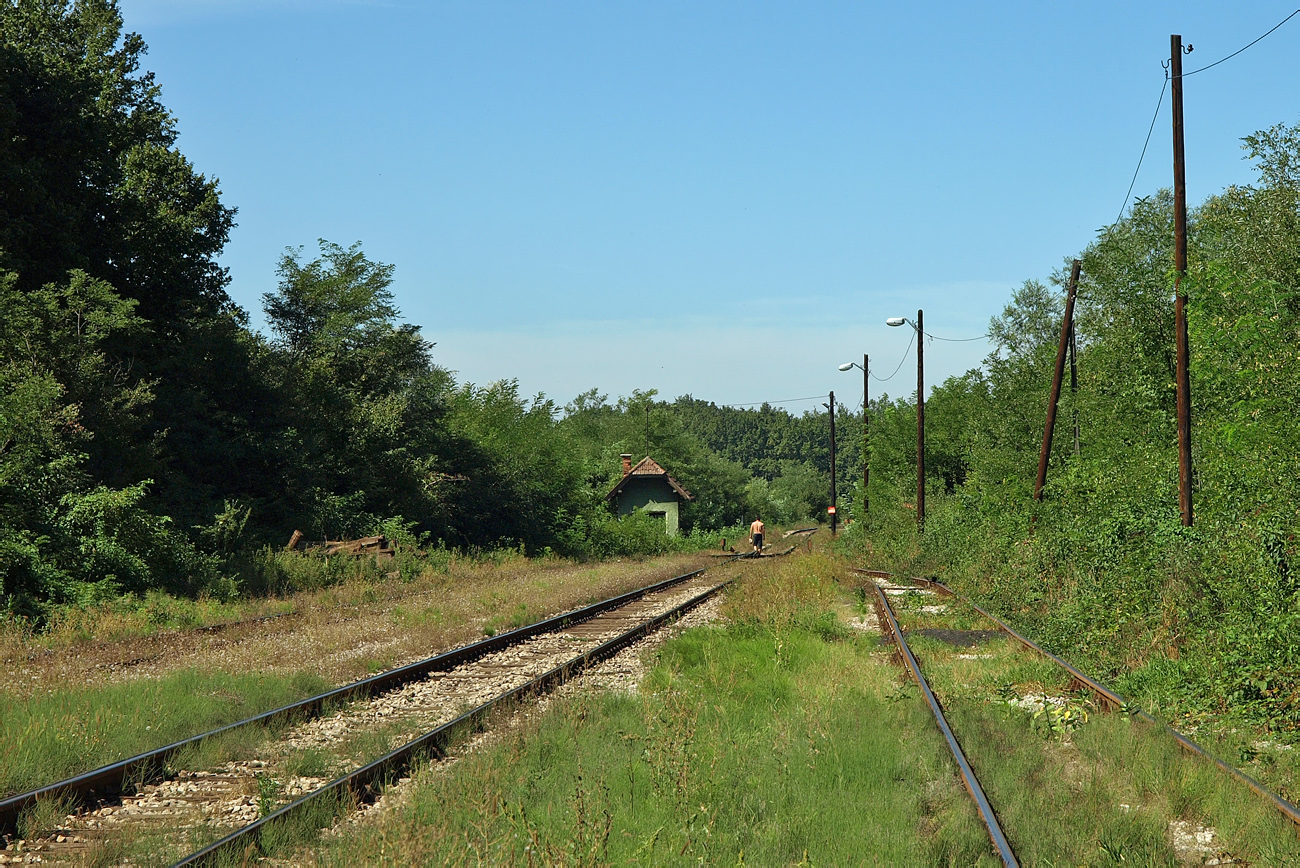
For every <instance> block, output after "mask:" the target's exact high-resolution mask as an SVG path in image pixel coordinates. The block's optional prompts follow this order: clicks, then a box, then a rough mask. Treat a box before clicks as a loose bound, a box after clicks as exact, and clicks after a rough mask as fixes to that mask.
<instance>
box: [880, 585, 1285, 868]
mask: <svg viewBox="0 0 1300 868" xmlns="http://www.w3.org/2000/svg"><path fill="white" fill-rule="evenodd" d="M893 602H895V609H896V612H897V613H898V616H899V620H900V624H901V626H902V627H903V628H904V630H907V631H910V632H911V634H912V635H911V636H910V637H909V644H911V646H912V648H913V650H914V651H915V652H916V654H917V656H918V658H920V660H921V662H922V665H923V667H924V669H925V672H926V676H927V678H928V679H929V680H930V682H931V685H932V686H933V687H934V689H935V692H936V693H937V694H938V695H939V696H940V699H941V701H942V702H943V703H944V708H945V710H946V711H947V715H948V719H949V722H950V724H951V725H952V727H953V730H954V732H955V733H956V735H957V737H958V739H959V740H960V741H961V743H962V745H963V748H964V749H965V751H966V753H967V756H968V757H969V758H970V761H971V764H972V766H973V767H974V768H975V771H976V774H977V775H978V776H979V778H980V781H981V783H982V784H983V786H984V788H985V790H986V792H987V793H988V795H989V799H990V801H991V802H992V804H993V806H994V809H995V810H996V811H997V813H998V817H999V819H1000V821H1001V823H1002V825H1003V829H1004V831H1005V832H1006V834H1007V837H1008V839H1009V840H1010V841H1011V844H1012V846H1013V847H1014V848H1015V850H1016V853H1017V855H1018V856H1019V858H1020V859H1021V861H1022V862H1023V863H1025V864H1068V865H1094V864H1113V863H1114V862H1116V861H1125V862H1134V863H1137V864H1147V865H1165V864H1178V863H1180V862H1184V861H1186V860H1189V859H1190V860H1193V861H1195V863H1196V864H1200V861H1201V859H1203V858H1210V857H1217V856H1224V855H1230V856H1231V857H1232V858H1233V859H1235V860H1237V861H1247V862H1249V863H1251V864H1264V865H1280V864H1293V863H1295V862H1296V861H1297V860H1300V837H1297V835H1296V833H1295V829H1294V827H1293V826H1292V824H1291V823H1290V822H1288V821H1286V820H1284V819H1282V818H1281V816H1280V815H1279V814H1278V813H1277V811H1276V810H1275V809H1274V808H1273V807H1272V806H1271V805H1269V804H1266V803H1265V802H1264V801H1263V800H1262V799H1259V798H1258V797H1256V796H1254V795H1253V794H1252V793H1250V792H1249V791H1248V790H1247V789H1246V788H1245V787H1244V786H1243V785H1241V784H1239V783H1237V782H1236V781H1233V780H1232V779H1230V778H1228V777H1227V776H1226V775H1225V774H1224V773H1223V772H1221V771H1220V770H1219V769H1217V768H1215V767H1213V766H1212V765H1211V764H1210V763H1208V762H1205V761H1202V760H1199V759H1197V758H1194V757H1190V756H1187V755H1185V754H1183V753H1181V752H1180V750H1179V748H1178V747H1177V745H1176V743H1175V742H1174V741H1173V740H1172V739H1171V738H1169V737H1168V735H1167V734H1166V733H1165V732H1164V730H1163V729H1161V728H1159V727H1155V726H1151V725H1149V724H1147V723H1145V722H1143V721H1141V720H1140V719H1137V718H1132V717H1129V716H1128V715H1126V714H1122V713H1104V712H1102V710H1101V709H1099V708H1097V707H1096V705H1095V704H1094V703H1093V702H1092V701H1091V699H1090V696H1089V694H1086V693H1083V692H1077V691H1072V690H1071V689H1070V688H1071V685H1070V683H1069V682H1070V678H1069V676H1068V674H1067V673H1065V672H1064V671H1063V670H1061V669H1060V668H1059V667H1057V666H1055V664H1052V663H1051V662H1050V661H1047V660H1046V659H1044V658H1042V657H1041V656H1040V655H1037V654H1034V653H1032V652H1029V651H1027V650H1026V649H1024V648H1023V647H1022V646H1020V645H1019V644H1018V643H1015V642H1014V641H1013V640H1011V639H1009V638H994V639H989V640H985V641H980V642H978V643H977V644H974V645H973V646H971V647H962V646H959V645H954V644H951V640H953V639H955V638H958V637H957V636H955V635H954V634H953V633H951V632H950V633H947V634H939V633H931V634H923V633H922V632H920V631H923V630H934V631H972V630H991V629H993V628H994V625H993V624H991V623H989V622H987V621H986V620H984V619H983V618H982V617H980V616H978V614H977V613H975V612H974V611H973V610H970V609H969V608H968V607H966V606H965V605H964V604H961V603H959V602H957V601H955V600H949V601H942V602H941V601H939V600H937V599H936V598H934V597H932V596H929V595H924V596H923V595H920V594H916V595H910V596H906V597H895V598H893ZM940 636H942V637H943V638H940ZM962 638H965V637H962ZM972 638H973V637H972ZM945 640H947V641H945ZM1044 697H1046V698H1045V699H1044ZM1015 703H1020V704H1015ZM1024 706H1029V707H1024ZM1210 830H1212V831H1213V832H1214V838H1213V840H1206V838H1208V836H1207V835H1206V832H1208V831H1210ZM1197 832H1200V833H1201V836H1202V841H1201V842H1200V845H1199V846H1198V845H1197V844H1196V842H1195V841H1194V837H1195V834H1196V833H1197Z"/></svg>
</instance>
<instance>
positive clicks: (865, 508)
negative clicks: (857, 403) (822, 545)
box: [862, 353, 871, 521]
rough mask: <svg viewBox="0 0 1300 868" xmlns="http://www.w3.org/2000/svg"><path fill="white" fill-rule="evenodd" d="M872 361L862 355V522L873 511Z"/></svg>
mask: <svg viewBox="0 0 1300 868" xmlns="http://www.w3.org/2000/svg"><path fill="white" fill-rule="evenodd" d="M870 370H871V360H870V359H869V358H867V354H866V353H863V354H862V520H863V521H866V518H867V513H868V512H870V510H871V493H870V485H871V399H870V397H869V396H870V393H871V382H870V380H871V377H870V375H869V374H868V373H867V372H868V371H870Z"/></svg>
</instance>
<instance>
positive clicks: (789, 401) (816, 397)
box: [719, 395, 826, 407]
mask: <svg viewBox="0 0 1300 868" xmlns="http://www.w3.org/2000/svg"><path fill="white" fill-rule="evenodd" d="M825 397H826V396H825V395H813V396H812V397H810V398H782V399H780V400H779V401H750V402H749V403H747V404H721V405H719V406H722V407H761V406H762V405H763V404H795V403H797V402H799V401H820V400H821V399H822V398H825Z"/></svg>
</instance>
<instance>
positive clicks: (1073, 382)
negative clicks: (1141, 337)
mask: <svg viewBox="0 0 1300 868" xmlns="http://www.w3.org/2000/svg"><path fill="white" fill-rule="evenodd" d="M1075 292H1076V293H1077V292H1078V290H1077V289H1076V290H1075ZM1074 335H1075V331H1074V317H1070V394H1071V395H1077V394H1078V393H1079V368H1078V367H1077V366H1076V365H1075V363H1074V353H1075V351H1076V350H1077V349H1078V342H1077V341H1075V339H1074ZM1071 411H1072V413H1073V415H1074V454H1075V455H1076V456H1077V455H1079V453H1080V451H1081V450H1080V448H1079V405H1078V404H1077V403H1076V404H1074V405H1073V406H1072V407H1071Z"/></svg>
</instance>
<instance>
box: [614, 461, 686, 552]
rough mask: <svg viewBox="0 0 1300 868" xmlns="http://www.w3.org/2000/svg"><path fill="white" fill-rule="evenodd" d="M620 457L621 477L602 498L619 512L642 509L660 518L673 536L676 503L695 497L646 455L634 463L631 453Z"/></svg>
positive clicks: (677, 523) (666, 529)
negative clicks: (621, 460)
mask: <svg viewBox="0 0 1300 868" xmlns="http://www.w3.org/2000/svg"><path fill="white" fill-rule="evenodd" d="M622 458H623V478H622V479H620V480H619V481H618V485H615V486H614V488H613V489H612V490H611V491H610V492H609V494H607V495H605V500H607V501H609V502H610V503H611V504H613V505H614V507H615V509H616V510H617V511H618V514H619V515H631V514H632V513H633V511H635V510H638V509H643V510H645V511H646V512H648V513H650V515H652V516H654V517H656V518H662V519H663V520H664V530H665V531H666V532H667V534H668V535H669V536H677V529H678V527H679V526H680V514H679V512H678V505H679V504H680V503H681V502H682V501H683V500H694V499H695V498H693V497H691V493H690V492H689V491H687V490H686V489H685V488H682V486H681V483H679V482H678V481H677V480H676V479H673V478H672V477H671V476H670V475H669V474H668V471H667V470H664V469H663V468H662V467H660V466H659V463H658V462H657V461H655V460H654V459H653V458H651V457H650V456H649V455H647V456H646V457H645V458H642V459H641V463H640V464H638V465H637V466H636V467H633V466H632V456H631V455H623V456H622Z"/></svg>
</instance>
